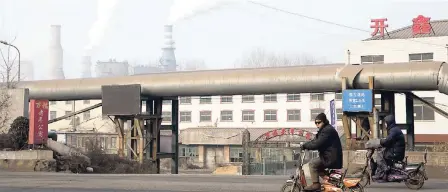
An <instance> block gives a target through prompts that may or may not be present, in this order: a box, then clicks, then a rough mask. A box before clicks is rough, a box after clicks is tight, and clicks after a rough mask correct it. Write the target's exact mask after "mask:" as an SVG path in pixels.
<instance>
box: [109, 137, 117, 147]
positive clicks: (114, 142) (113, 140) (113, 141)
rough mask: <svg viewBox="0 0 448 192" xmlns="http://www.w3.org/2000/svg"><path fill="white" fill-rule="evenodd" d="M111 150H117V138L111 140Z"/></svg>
mask: <svg viewBox="0 0 448 192" xmlns="http://www.w3.org/2000/svg"><path fill="white" fill-rule="evenodd" d="M110 148H111V149H115V148H117V138H116V137H111V138H110Z"/></svg>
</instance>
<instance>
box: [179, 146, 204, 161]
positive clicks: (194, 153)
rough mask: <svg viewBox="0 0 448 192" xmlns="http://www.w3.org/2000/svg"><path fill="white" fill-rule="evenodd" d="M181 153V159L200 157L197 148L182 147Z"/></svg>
mask: <svg viewBox="0 0 448 192" xmlns="http://www.w3.org/2000/svg"><path fill="white" fill-rule="evenodd" d="M179 153H180V154H179V156H180V157H190V158H197V157H198V156H199V153H198V147H196V146H185V145H181V146H180V147H179Z"/></svg>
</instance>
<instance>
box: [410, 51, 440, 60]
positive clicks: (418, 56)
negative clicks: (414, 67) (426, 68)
mask: <svg viewBox="0 0 448 192" xmlns="http://www.w3.org/2000/svg"><path fill="white" fill-rule="evenodd" d="M433 59H434V53H413V54H409V62H424V61H432V60H433Z"/></svg>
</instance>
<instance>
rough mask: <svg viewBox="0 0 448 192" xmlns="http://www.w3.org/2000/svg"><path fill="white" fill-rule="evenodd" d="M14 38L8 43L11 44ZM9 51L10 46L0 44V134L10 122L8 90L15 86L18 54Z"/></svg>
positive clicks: (6, 128) (9, 96) (5, 130)
mask: <svg viewBox="0 0 448 192" xmlns="http://www.w3.org/2000/svg"><path fill="white" fill-rule="evenodd" d="M15 40H16V37H14V38H13V40H12V41H10V42H8V43H13V42H14V41H15ZM14 51H15V50H14V49H13V50H11V46H8V45H3V44H1V47H0V55H1V59H2V60H1V61H2V62H1V63H0V75H1V81H2V82H1V83H0V132H1V133H5V132H7V130H8V129H9V127H8V124H9V122H10V107H11V95H10V93H9V89H13V88H14V87H15V86H16V83H17V78H18V71H17V66H16V65H17V63H18V62H17V58H18V54H17V53H15V52H14Z"/></svg>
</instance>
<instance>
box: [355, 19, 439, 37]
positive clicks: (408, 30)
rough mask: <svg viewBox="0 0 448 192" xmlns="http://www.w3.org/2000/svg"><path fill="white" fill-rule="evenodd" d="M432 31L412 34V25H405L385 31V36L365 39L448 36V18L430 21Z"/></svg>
mask: <svg viewBox="0 0 448 192" xmlns="http://www.w3.org/2000/svg"><path fill="white" fill-rule="evenodd" d="M430 24H431V27H432V31H431V33H430V34H417V35H415V36H414V35H413V34H412V25H410V26H407V27H403V28H400V29H397V30H394V31H390V32H388V33H386V32H384V33H385V34H384V37H381V36H374V37H371V38H368V39H365V40H364V41H371V40H387V39H411V38H421V37H441V36H448V19H447V20H435V21H431V22H430Z"/></svg>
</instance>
